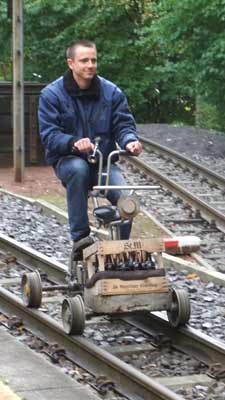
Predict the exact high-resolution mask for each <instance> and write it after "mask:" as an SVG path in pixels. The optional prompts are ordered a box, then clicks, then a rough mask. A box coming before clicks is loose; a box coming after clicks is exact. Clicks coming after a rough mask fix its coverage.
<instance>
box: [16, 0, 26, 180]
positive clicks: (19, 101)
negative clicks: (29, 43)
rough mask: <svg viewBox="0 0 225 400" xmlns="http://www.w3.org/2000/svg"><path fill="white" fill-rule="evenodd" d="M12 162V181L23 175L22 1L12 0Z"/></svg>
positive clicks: (20, 178) (19, 178)
mask: <svg viewBox="0 0 225 400" xmlns="http://www.w3.org/2000/svg"><path fill="white" fill-rule="evenodd" d="M13 160H14V179H15V181H16V182H22V181H23V175H24V77H23V0H13Z"/></svg>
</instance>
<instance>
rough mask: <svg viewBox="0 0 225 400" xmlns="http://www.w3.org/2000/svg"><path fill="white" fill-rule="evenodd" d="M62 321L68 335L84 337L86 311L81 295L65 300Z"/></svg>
mask: <svg viewBox="0 0 225 400" xmlns="http://www.w3.org/2000/svg"><path fill="white" fill-rule="evenodd" d="M62 321H63V327H64V329H65V331H66V333H68V334H69V335H82V333H83V331H84V326H85V309H84V302H83V300H82V297H81V296H80V295H77V296H75V297H70V298H67V299H64V300H63V302H62Z"/></svg>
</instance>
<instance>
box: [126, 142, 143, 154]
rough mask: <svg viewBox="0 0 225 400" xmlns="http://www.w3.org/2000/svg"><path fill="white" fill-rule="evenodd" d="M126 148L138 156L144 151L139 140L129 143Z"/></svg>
mask: <svg viewBox="0 0 225 400" xmlns="http://www.w3.org/2000/svg"><path fill="white" fill-rule="evenodd" d="M126 150H127V151H129V152H130V153H132V154H133V155H134V156H138V155H139V154H140V153H141V152H142V144H141V143H140V142H138V140H136V141H134V142H130V143H127V145H126Z"/></svg>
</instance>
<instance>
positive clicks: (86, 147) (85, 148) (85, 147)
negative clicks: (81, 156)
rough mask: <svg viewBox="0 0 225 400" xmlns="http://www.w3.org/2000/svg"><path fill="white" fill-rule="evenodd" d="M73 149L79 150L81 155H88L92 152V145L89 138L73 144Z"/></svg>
mask: <svg viewBox="0 0 225 400" xmlns="http://www.w3.org/2000/svg"><path fill="white" fill-rule="evenodd" d="M73 149H74V150H79V151H80V152H81V153H89V152H90V151H93V150H94V144H93V143H91V141H90V139H89V138H83V139H80V140H77V142H74V144H73Z"/></svg>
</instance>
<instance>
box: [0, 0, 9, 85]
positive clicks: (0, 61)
mask: <svg viewBox="0 0 225 400" xmlns="http://www.w3.org/2000/svg"><path fill="white" fill-rule="evenodd" d="M0 10H1V13H0V48H1V57H0V80H9V79H11V68H12V57H11V35H12V34H11V30H12V28H11V21H10V20H9V19H8V18H7V3H6V1H5V0H0Z"/></svg>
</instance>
